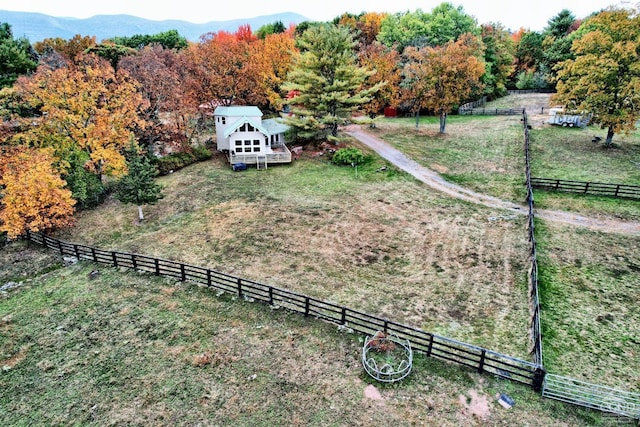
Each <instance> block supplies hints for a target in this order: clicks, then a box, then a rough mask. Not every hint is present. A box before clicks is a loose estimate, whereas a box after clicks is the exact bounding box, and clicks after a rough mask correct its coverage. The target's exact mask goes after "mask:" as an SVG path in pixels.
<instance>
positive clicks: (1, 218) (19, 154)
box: [0, 146, 75, 239]
mask: <svg viewBox="0 0 640 427" xmlns="http://www.w3.org/2000/svg"><path fill="white" fill-rule="evenodd" d="M50 151H51V150H49V149H33V148H32V149H29V148H24V147H20V148H16V147H8V146H4V147H0V232H6V233H7V235H8V236H9V238H11V239H14V238H16V237H18V236H20V235H22V234H24V233H25V232H26V231H33V232H39V231H41V232H47V231H50V230H53V229H56V228H61V227H67V226H70V225H72V224H73V210H74V209H73V206H74V204H75V200H73V198H72V197H71V191H69V190H68V189H66V188H65V185H66V183H65V182H64V180H62V179H61V178H60V175H59V173H58V172H57V171H56V170H55V168H54V167H53V165H52V163H53V161H54V158H53V156H52V155H51V153H50Z"/></svg>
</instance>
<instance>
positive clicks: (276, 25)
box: [256, 21, 287, 40]
mask: <svg viewBox="0 0 640 427" xmlns="http://www.w3.org/2000/svg"><path fill="white" fill-rule="evenodd" d="M285 31H287V27H285V26H284V24H283V23H282V21H276V22H272V23H270V24H264V25H263V26H262V27H260V28H258V31H256V36H257V37H258V38H259V39H262V40H264V39H265V38H266V37H267V36H270V35H272V34H280V33H284V32H285Z"/></svg>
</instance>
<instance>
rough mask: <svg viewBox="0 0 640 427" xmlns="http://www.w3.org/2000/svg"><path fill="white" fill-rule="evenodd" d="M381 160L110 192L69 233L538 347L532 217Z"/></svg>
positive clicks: (517, 350)
mask: <svg viewBox="0 0 640 427" xmlns="http://www.w3.org/2000/svg"><path fill="white" fill-rule="evenodd" d="M381 165H383V163H380V162H378V161H373V162H371V163H370V164H368V165H366V166H363V167H360V168H359V171H358V178H356V177H355V170H354V169H353V168H351V167H338V166H333V165H331V164H330V163H328V162H327V161H326V160H324V159H323V158H319V159H306V160H299V161H297V162H294V163H293V164H292V165H290V166H283V167H273V168H270V169H268V170H267V171H256V170H255V169H251V170H248V171H245V172H242V173H236V172H232V171H231V170H230V168H229V167H228V166H227V165H225V164H224V159H223V158H216V159H215V160H213V161H210V162H206V163H201V164H197V165H193V166H191V167H189V168H186V169H183V170H181V171H180V172H178V173H174V174H173V175H169V176H166V177H163V178H162V179H161V180H160V182H162V183H163V184H164V185H165V186H166V188H165V194H166V197H165V198H164V199H163V200H162V201H160V202H159V203H158V204H157V205H156V206H153V207H149V208H147V209H146V210H147V219H146V220H145V222H144V224H142V225H139V224H136V222H135V218H136V216H135V207H131V206H123V205H122V204H120V203H119V202H117V201H114V200H111V201H108V202H107V203H106V204H105V205H104V206H102V207H101V208H100V209H98V210H95V211H87V212H83V213H81V214H80V215H79V217H78V225H77V227H76V228H75V229H73V230H71V231H70V232H67V233H65V234H62V235H61V236H60V237H62V238H63V239H66V240H69V241H74V242H78V243H85V244H91V245H96V246H99V247H103V248H113V249H118V250H122V251H129V252H135V253H142V254H148V255H154V256H159V257H163V258H168V259H175V260H180V261H183V262H187V263H190V264H194V265H201V266H208V267H211V268H213V269H216V270H219V271H222V272H226V273H230V274H234V275H237V276H241V277H244V278H247V279H252V280H256V281H260V282H262V283H266V284H270V285H273V286H277V287H281V288H286V289H291V290H294V291H297V292H300V293H303V294H307V295H310V296H314V297H317V298H321V299H324V300H329V301H333V302H335V303H338V304H341V305H346V306H349V307H351V308H353V309H357V310H361V311H365V312H368V313H371V314H377V315H381V316H384V317H387V318H389V319H394V320H396V321H399V322H403V323H406V324H409V325H412V326H417V327H420V328H422V329H424V330H427V331H431V332H435V333H439V334H441V335H445V336H448V337H452V338H456V339H459V340H462V341H467V342H471V343H474V344H476V345H480V346H484V347H487V348H491V349H494V350H496V351H500V352H503V353H507V354H511V355H514V356H518V357H527V347H528V345H527V332H526V331H527V318H528V305H527V297H526V271H527V270H526V269H527V266H526V260H527V240H526V233H525V232H524V219H523V218H517V219H504V220H500V219H499V220H493V221H492V219H494V218H500V215H501V214H503V212H500V211H498V210H492V209H488V208H481V207H477V206H473V205H470V204H467V203H464V202H460V201H456V200H451V199H448V198H445V197H443V196H441V195H440V194H438V193H435V192H433V191H430V190H429V189H427V188H425V187H424V186H423V185H421V184H419V183H417V182H416V181H415V180H414V179H413V178H411V177H409V176H407V175H404V174H401V173H398V172H396V171H394V170H393V169H392V168H390V169H388V170H387V171H386V172H376V169H378V168H379V167H380V166H381Z"/></svg>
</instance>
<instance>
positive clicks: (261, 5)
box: [0, 0, 633, 30]
mask: <svg viewBox="0 0 640 427" xmlns="http://www.w3.org/2000/svg"><path fill="white" fill-rule="evenodd" d="M442 2H443V1H442V0H421V1H415V0H225V1H220V0H217V1H216V0H208V1H207V0H171V1H170V0H108V1H103V0H0V10H11V11H20V12H40V13H44V14H47V15H52V16H57V17H74V18H88V17H90V16H93V15H114V14H127V15H134V16H139V17H142V18H147V19H153V20H165V19H178V20H184V21H190V22H193V23H204V22H210V21H226V20H229V19H241V18H251V17H254V16H260V15H271V14H274V13H280V12H296V13H299V14H301V15H304V16H306V17H307V18H309V19H310V20H313V21H327V20H330V19H333V18H334V17H336V16H338V15H340V14H342V13H343V12H351V13H360V12H363V11H366V12H390V13H395V12H404V11H407V10H408V11H412V12H413V11H415V10H416V9H422V10H423V11H425V12H429V11H431V9H433V7H435V6H437V5H439V4H440V3H442ZM450 2H451V3H452V4H454V5H455V6H459V5H460V6H463V7H464V10H465V12H466V13H468V14H470V15H473V16H474V17H475V18H476V19H477V21H478V23H480V24H482V23H487V22H500V23H502V24H503V25H504V26H505V27H507V28H509V29H512V30H517V29H518V28H520V27H524V28H529V29H531V30H542V29H543V28H544V27H545V26H546V23H547V21H548V20H549V18H551V17H553V16H555V15H557V14H558V12H560V11H561V10H562V9H569V10H570V11H572V12H573V14H574V15H575V16H576V17H577V18H584V17H586V16H587V15H589V14H590V13H592V12H597V11H599V10H601V9H603V8H606V7H607V6H610V5H615V6H620V5H631V4H633V3H632V2H627V1H621V0H534V1H529V2H523V1H517V0H484V1H482V0H458V1H453V0H451V1H450ZM284 24H285V25H287V24H288V23H284Z"/></svg>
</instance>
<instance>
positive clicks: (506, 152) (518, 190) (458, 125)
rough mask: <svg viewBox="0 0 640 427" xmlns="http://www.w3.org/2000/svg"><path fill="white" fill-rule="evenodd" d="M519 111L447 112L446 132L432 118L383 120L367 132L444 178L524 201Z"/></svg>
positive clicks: (472, 187)
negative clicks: (496, 113)
mask: <svg viewBox="0 0 640 427" xmlns="http://www.w3.org/2000/svg"><path fill="white" fill-rule="evenodd" d="M519 118H520V116H517V115H516V116H449V117H448V118H447V127H446V132H445V134H440V133H439V131H438V128H439V124H438V123H439V122H438V118H437V117H423V118H421V120H420V125H419V127H418V129H417V130H416V128H415V125H414V119H410V118H406V119H405V118H400V119H383V120H380V121H379V122H378V123H377V128H376V129H374V130H372V133H374V134H376V135H377V136H378V137H380V138H382V139H384V140H386V141H388V142H390V143H392V144H393V145H394V146H395V147H396V148H398V149H399V150H401V151H402V152H404V153H405V154H407V155H408V156H409V157H411V158H412V159H414V160H415V161H417V162H418V163H420V164H422V165H423V166H426V167H428V168H430V169H432V170H434V171H436V172H438V173H440V174H441V175H442V176H443V177H445V178H446V179H447V180H449V181H452V182H455V183H457V184H460V185H462V186H464V187H467V188H470V189H473V190H476V191H478V192H481V193H485V194H490V195H492V196H496V197H500V198H502V199H505V200H509V201H513V202H523V200H524V198H525V197H526V193H525V191H524V186H523V182H524V157H523V151H522V150H523V133H522V123H521V122H520V120H519Z"/></svg>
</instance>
